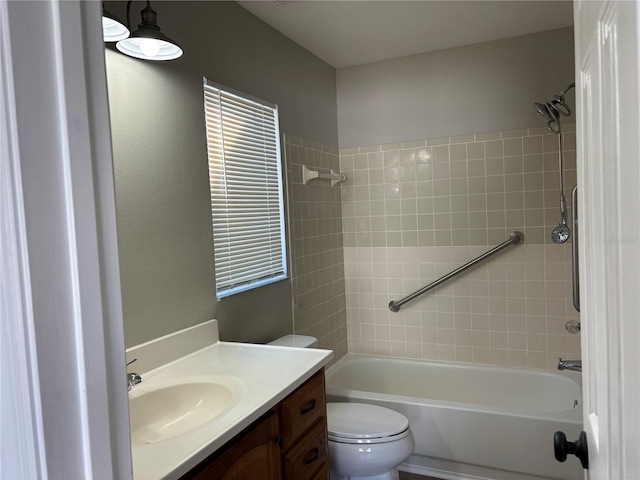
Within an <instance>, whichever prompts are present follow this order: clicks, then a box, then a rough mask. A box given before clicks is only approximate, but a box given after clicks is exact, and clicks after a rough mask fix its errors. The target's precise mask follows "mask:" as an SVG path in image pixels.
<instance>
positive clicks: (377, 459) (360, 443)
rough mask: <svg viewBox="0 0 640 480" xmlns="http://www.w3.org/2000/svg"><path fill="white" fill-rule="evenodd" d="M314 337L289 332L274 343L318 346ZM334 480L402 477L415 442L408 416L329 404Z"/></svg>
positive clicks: (355, 405) (364, 406)
mask: <svg viewBox="0 0 640 480" xmlns="http://www.w3.org/2000/svg"><path fill="white" fill-rule="evenodd" d="M317 343H318V341H317V339H316V338H314V337H308V336H303V335H286V336H284V337H281V338H278V339H277V340H274V341H273V342H270V343H269V344H270V345H279V346H288V347H302V348H304V347H311V348H312V347H315V346H316V345H317ZM327 427H328V433H329V463H330V466H331V480H398V479H399V476H398V465H400V464H401V463H402V462H404V461H405V460H406V459H407V457H408V456H409V455H411V453H412V452H413V449H414V447H415V442H414V439H413V434H412V433H411V429H410V428H409V420H407V417H405V416H404V415H402V414H401V413H398V412H396V411H394V410H390V409H388V408H383V407H379V406H377V405H369V404H366V403H327Z"/></svg>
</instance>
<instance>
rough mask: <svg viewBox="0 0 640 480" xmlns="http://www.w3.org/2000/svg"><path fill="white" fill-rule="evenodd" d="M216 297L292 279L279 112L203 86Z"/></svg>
mask: <svg viewBox="0 0 640 480" xmlns="http://www.w3.org/2000/svg"><path fill="white" fill-rule="evenodd" d="M204 104H205V120H206V128H207V147H208V156H209V183H210V186H211V212H212V219H213V245H214V254H215V271H216V294H217V296H218V298H221V297H225V296H228V295H232V294H234V293H238V292H242V291H245V290H249V289H251V288H255V287H258V286H261V285H265V284H267V283H272V282H275V281H278V280H281V279H283V278H286V276H287V266H286V255H285V236H284V209H283V196H282V190H283V189H282V171H281V164H280V141H279V138H280V134H279V128H278V107H277V106H275V105H270V104H268V103H266V102H262V101H260V100H256V99H253V98H250V97H248V96H244V95H243V94H240V93H238V92H234V91H233V90H230V89H227V88H226V87H222V86H220V85H216V84H214V83H213V82H210V81H209V80H207V79H206V78H205V79H204Z"/></svg>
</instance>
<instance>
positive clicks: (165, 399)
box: [127, 321, 333, 480]
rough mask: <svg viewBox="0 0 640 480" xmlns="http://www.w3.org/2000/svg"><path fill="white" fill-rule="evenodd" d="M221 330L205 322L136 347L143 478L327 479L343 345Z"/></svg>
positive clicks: (137, 441) (137, 462)
mask: <svg viewBox="0 0 640 480" xmlns="http://www.w3.org/2000/svg"><path fill="white" fill-rule="evenodd" d="M217 335H218V334H217V323H216V322H215V321H212V322H205V323H204V324H201V325H197V326H195V327H192V328H190V329H186V330H183V331H181V332H178V333H176V334H172V335H169V336H167V337H163V338H162V339H158V340H155V341H153V342H149V343H148V344H143V345H139V346H137V347H134V348H131V349H129V350H127V361H128V362H130V361H131V360H133V359H134V358H137V359H138V360H137V362H136V363H134V364H132V365H131V366H130V367H129V371H130V372H134V371H135V373H139V374H140V375H141V377H142V382H141V383H140V384H138V385H135V386H134V387H133V388H132V389H131V391H130V392H129V406H130V417H131V418H130V424H131V445H132V448H131V451H132V456H133V477H134V479H135V480H141V479H180V478H189V479H192V478H194V479H207V478H208V479H214V478H215V479H224V478H228V479H233V478H238V475H240V474H241V473H243V474H246V475H247V476H248V478H274V479H275V478H277V479H296V480H305V479H319V478H327V476H328V470H329V464H328V458H327V422H326V402H325V384H324V366H325V365H326V364H327V363H328V362H329V361H330V360H331V358H332V357H333V352H331V351H330V350H320V349H302V348H289V347H278V346H266V345H253V344H243V343H232V342H220V341H219V340H218V337H217ZM251 472H256V475H251ZM258 472H259V474H258ZM247 476H244V477H243V476H242V475H241V478H247Z"/></svg>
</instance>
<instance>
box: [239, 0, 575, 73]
mask: <svg viewBox="0 0 640 480" xmlns="http://www.w3.org/2000/svg"><path fill="white" fill-rule="evenodd" d="M238 3H239V4H240V5H242V6H243V7H244V8H246V9H247V10H248V11H250V12H251V13H253V14H254V15H256V16H257V17H259V18H261V19H262V20H264V21H265V22H266V23H268V24H269V25H271V26H272V27H274V28H275V29H276V30H279V31H280V32H282V33H283V34H284V35H286V36H287V37H289V38H290V39H292V40H293V41H294V42H296V43H298V44H299V45H301V46H303V47H304V48H306V49H307V50H309V51H310V52H312V53H314V54H315V55H316V56H317V57H319V58H321V59H322V60H324V61H325V62H327V63H328V64H330V65H332V66H333V67H335V68H343V67H350V66H354V65H361V64H365V63H372V62H377V61H381V60H388V59H391V58H398V57H404V56H407V55H414V54H417V53H424V52H430V51H434V50H442V49H445V48H452V47H459V46H462V45H469V44H473V43H480V42H487V41H491V40H498V39H502V38H508V37H515V36H518V35H526V34H529V33H535V32H542V31H545V30H553V29H555V28H562V27H567V26H571V25H573V7H572V2H571V1H564V0H553V1H508V0H501V1H482V0H475V1H455V0H449V1H399V0H392V1H389V0H387V1H365V0H359V1H309V0H276V1H270V0H262V1H239V2H238Z"/></svg>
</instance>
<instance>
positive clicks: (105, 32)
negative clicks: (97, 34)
mask: <svg viewBox="0 0 640 480" xmlns="http://www.w3.org/2000/svg"><path fill="white" fill-rule="evenodd" d="M102 37H103V39H104V41H105V42H117V41H119V40H124V39H125V38H127V37H129V29H128V28H127V27H125V26H124V23H122V22H121V21H120V19H119V18H118V17H116V16H115V15H114V14H112V13H111V12H109V10H107V9H106V8H104V2H103V3H102Z"/></svg>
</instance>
